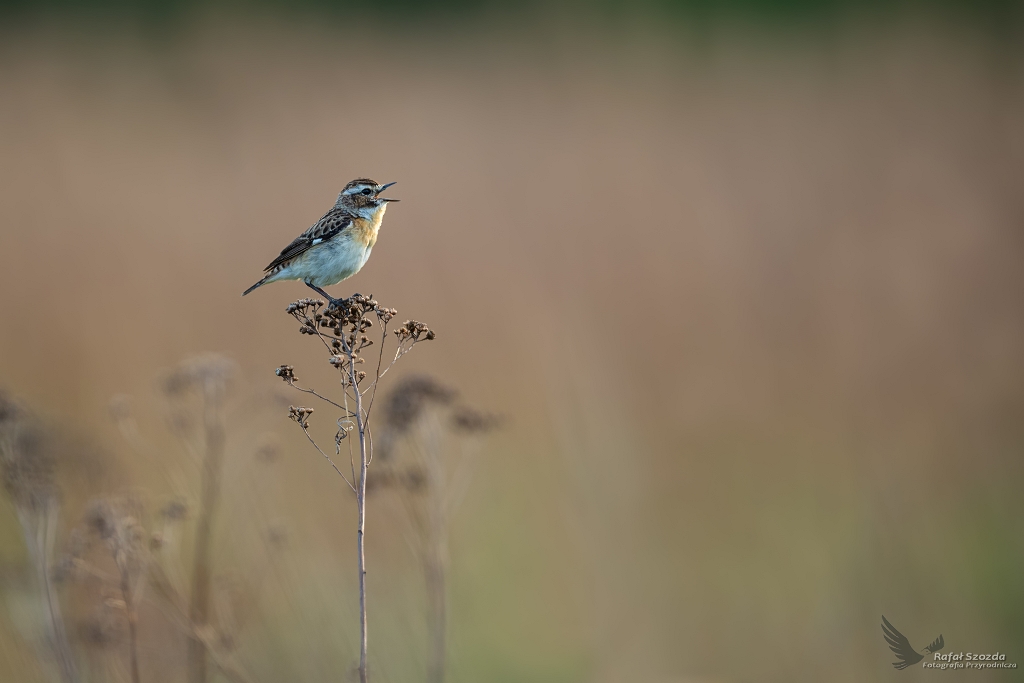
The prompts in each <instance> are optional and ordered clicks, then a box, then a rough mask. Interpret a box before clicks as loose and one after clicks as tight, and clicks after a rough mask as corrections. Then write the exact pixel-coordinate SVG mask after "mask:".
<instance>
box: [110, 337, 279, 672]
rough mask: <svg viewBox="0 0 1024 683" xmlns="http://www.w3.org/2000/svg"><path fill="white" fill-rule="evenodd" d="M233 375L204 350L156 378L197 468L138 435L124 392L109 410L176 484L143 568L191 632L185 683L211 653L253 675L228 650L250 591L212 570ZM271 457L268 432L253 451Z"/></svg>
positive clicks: (172, 615) (167, 608)
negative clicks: (187, 572)
mask: <svg viewBox="0 0 1024 683" xmlns="http://www.w3.org/2000/svg"><path fill="white" fill-rule="evenodd" d="M236 375H237V367H236V364H235V363H234V362H233V361H232V360H230V359H229V358H226V357H224V356H221V355H218V354H213V353H206V354H202V355H199V356H195V357H193V358H188V359H185V360H183V361H182V362H180V363H179V364H178V365H177V366H176V367H174V368H173V369H172V370H171V371H170V372H169V373H167V375H166V376H165V377H164V378H163V380H162V382H161V385H160V388H161V394H162V396H163V397H164V398H165V399H166V401H167V416H166V417H167V419H166V422H167V426H168V429H169V430H170V431H171V433H172V434H173V435H174V436H175V437H176V438H177V440H178V441H179V443H180V444H181V445H182V447H183V449H184V450H185V452H186V453H187V454H188V455H189V456H190V457H189V459H188V460H189V462H188V463H184V464H185V465H188V464H189V463H192V464H194V465H197V466H198V473H196V472H195V471H193V472H189V471H188V467H187V466H185V467H183V466H182V463H180V462H176V461H174V459H166V458H160V457H157V456H156V454H155V453H154V451H153V449H151V448H150V447H149V446H148V445H147V444H146V442H145V441H144V440H143V439H142V436H141V434H140V430H139V427H138V424H137V422H136V419H135V417H134V415H133V413H132V409H131V404H130V401H129V400H128V399H127V398H126V397H117V398H115V399H114V400H113V401H112V403H111V410H110V413H111V416H112V418H113V419H114V421H115V423H116V424H117V427H118V430H119V431H120V433H121V435H122V436H123V437H124V439H125V441H127V442H128V443H129V445H131V446H132V447H133V448H134V449H135V450H136V451H138V452H139V453H140V454H142V455H144V456H147V459H148V460H150V461H151V462H153V463H155V464H156V466H157V469H158V470H159V471H160V473H161V475H162V476H163V477H164V478H165V479H166V480H167V483H169V484H170V486H171V488H172V490H173V491H174V495H173V497H172V498H171V499H170V500H167V501H165V502H164V503H163V505H162V506H161V507H160V509H159V513H158V515H157V518H156V519H157V521H156V522H155V525H154V526H155V527H156V529H157V530H156V531H154V532H153V533H152V534H151V535H150V537H149V538H150V547H151V548H152V553H151V554H152V559H153V561H152V562H151V563H150V565H149V572H148V574H149V576H150V580H151V581H152V583H153V584H154V586H155V587H156V589H157V594H158V595H159V597H160V598H162V600H161V604H160V607H161V608H162V609H163V610H164V614H165V616H167V617H168V619H169V620H170V621H171V622H172V623H173V624H174V625H175V626H176V627H177V628H178V629H179V630H180V631H181V632H182V633H184V634H185V635H186V636H187V637H188V648H187V656H186V666H187V668H188V673H187V676H188V680H189V681H190V683H205V681H207V680H208V679H209V677H210V673H209V671H208V660H211V661H212V662H213V663H214V665H215V666H216V667H217V669H218V670H219V671H220V673H221V674H223V675H224V676H226V677H227V678H228V679H230V680H233V681H250V680H252V679H253V677H252V675H251V674H249V673H246V672H245V671H244V668H243V667H242V666H241V665H239V664H238V663H237V662H235V661H234V657H233V652H234V650H235V649H236V648H237V643H238V636H239V629H240V628H241V626H242V623H243V621H244V619H243V618H242V617H243V613H247V610H242V609H239V608H238V604H239V603H238V597H239V596H241V595H243V594H245V595H247V594H248V593H247V592H246V591H243V590H240V589H239V584H238V583H237V582H232V581H229V580H227V579H226V578H225V577H224V576H221V575H216V576H215V575H214V568H213V562H212V550H213V528H214V523H215V520H216V515H217V510H218V507H219V504H220V499H221V497H222V479H223V468H224V459H225V454H226V441H227V419H226V415H225V413H226V403H227V398H228V394H229V389H230V387H231V384H232V382H233V380H234V378H235V377H236ZM274 457H275V447H274V445H273V443H272V440H271V439H269V437H267V436H264V438H263V440H262V441H261V443H260V444H259V445H257V447H256V458H257V460H258V461H259V462H269V461H270V460H272V459H273V458H274ZM196 489H198V492H197V490H196ZM193 501H194V503H193ZM186 522H189V523H186ZM189 531H191V532H192V549H191V550H192V552H191V556H190V559H191V580H187V579H186V578H185V576H184V573H183V566H182V565H183V562H182V561H183V559H184V558H186V557H188V555H186V554H185V553H183V552H182V548H183V544H184V542H185V541H186V540H187V537H188V535H189ZM228 594H230V595H228ZM231 596H233V597H231Z"/></svg>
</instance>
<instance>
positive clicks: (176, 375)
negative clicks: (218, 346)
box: [163, 353, 237, 397]
mask: <svg viewBox="0 0 1024 683" xmlns="http://www.w3.org/2000/svg"><path fill="white" fill-rule="evenodd" d="M236 372H237V365H236V364H235V362H234V361H232V360H231V359H230V358H227V357H226V356H222V355H220V354H216V353H205V354H201V355H199V356H195V357H193V358H186V359H185V360H183V361H182V362H181V363H179V364H178V365H177V367H175V368H174V369H173V370H172V371H171V372H170V373H169V374H168V375H167V376H166V377H165V378H164V382H163V389H164V393H166V394H167V395H168V396H171V397H175V396H180V395H182V394H184V393H186V392H188V391H191V390H193V389H200V390H202V391H204V392H212V391H222V390H223V389H224V388H225V387H226V386H227V384H228V382H229V381H230V380H231V379H232V378H233V377H234V376H235V374H236Z"/></svg>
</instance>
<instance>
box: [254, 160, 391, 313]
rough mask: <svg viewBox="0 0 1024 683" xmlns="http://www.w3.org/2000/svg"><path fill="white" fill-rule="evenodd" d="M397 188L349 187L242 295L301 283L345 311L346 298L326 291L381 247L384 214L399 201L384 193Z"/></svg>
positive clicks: (360, 183) (356, 183) (361, 183)
mask: <svg viewBox="0 0 1024 683" xmlns="http://www.w3.org/2000/svg"><path fill="white" fill-rule="evenodd" d="M394 184H395V183H385V184H384V185H381V184H379V183H377V182H376V181H373V180H370V179H369V178H356V179H355V180H353V181H351V182H350V183H348V184H347V185H345V189H343V190H342V191H341V192H340V193H338V200H337V201H336V202H335V203H334V206H333V207H331V209H330V211H328V212H327V213H325V214H324V215H323V218H321V219H320V220H318V221H317V222H316V223H314V224H313V225H311V226H310V227H309V229H307V230H306V231H305V232H304V233H302V234H301V235H299V236H298V237H296V238H295V239H294V240H292V242H291V244H289V245H288V246H286V247H285V248H284V249H282V250H281V253H280V254H278V255H277V258H275V259H274V260H273V261H271V262H270V264H269V265H268V266H267V267H266V268H264V269H263V271H264V273H265V275H264V276H263V277H262V278H261V279H260V281H259V282H257V283H256V284H254V285H253V286H252V287H250V288H249V289H247V290H245V291H244V292H242V296H245V295H246V294H248V293H250V292H252V291H253V290H254V289H257V288H259V287H262V286H263V285H267V284H270V283H271V282H278V281H281V280H301V281H302V282H303V283H305V284H306V286H307V287H309V288H310V289H312V290H314V291H315V292H316V293H317V294H319V295H320V296H323V297H325V298H326V299H327V301H328V304H329V306H331V307H338V306H342V300H341V299H335V298H334V297H332V296H331V295H330V294H328V293H327V292H325V291H324V290H323V288H324V287H328V286H330V285H336V284H338V283H339V282H341V281H342V280H346V279H348V278H350V277H352V276H353V275H355V274H356V273H358V272H359V271H360V270H361V269H362V267H363V266H364V265H366V261H367V259H369V258H370V252H371V251H372V250H373V245H374V244H376V243H377V233H378V232H379V231H380V224H381V221H382V220H383V219H384V212H385V211H387V208H388V204H391V203H393V202H397V201H398V200H397V199H389V198H387V197H381V196H380V193H381V192H383V191H384V190H386V189H387V188H389V187H391V186H392V185H394Z"/></svg>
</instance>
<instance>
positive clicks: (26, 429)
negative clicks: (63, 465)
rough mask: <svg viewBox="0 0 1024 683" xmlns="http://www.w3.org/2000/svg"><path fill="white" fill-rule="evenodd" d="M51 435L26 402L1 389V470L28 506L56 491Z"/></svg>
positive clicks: (10, 488)
mask: <svg viewBox="0 0 1024 683" xmlns="http://www.w3.org/2000/svg"><path fill="white" fill-rule="evenodd" d="M53 446H54V443H53V438H52V435H51V434H49V433H48V432H47V431H46V430H45V428H44V427H43V425H42V424H41V423H40V422H39V421H38V420H37V419H36V418H35V417H34V416H33V415H32V414H30V413H29V412H28V411H27V410H26V409H25V408H24V407H23V406H21V405H20V404H19V403H17V402H16V401H14V399H12V398H10V397H9V396H7V395H6V394H4V393H0V470H2V475H3V482H4V489H5V490H6V491H7V494H8V495H9V496H10V497H11V500H12V501H13V502H14V504H15V505H17V506H19V507H21V508H23V509H25V510H36V509H39V508H41V507H43V506H45V505H46V504H47V503H48V502H50V501H51V500H52V499H53V497H54V496H55V495H56V487H55V485H54V448H53Z"/></svg>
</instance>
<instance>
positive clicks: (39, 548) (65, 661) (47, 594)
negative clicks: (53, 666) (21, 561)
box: [18, 501, 78, 683]
mask: <svg viewBox="0 0 1024 683" xmlns="http://www.w3.org/2000/svg"><path fill="white" fill-rule="evenodd" d="M41 517H42V519H40V515H37V514H32V513H29V512H26V511H23V510H21V509H20V508H19V510H18V521H19V522H20V523H21V529H22V533H23V534H24V536H25V545H26V547H27V548H28V549H29V554H30V556H31V559H32V564H33V565H34V566H35V570H36V576H37V577H38V579H39V590H40V591H41V593H42V597H43V603H44V606H45V612H44V614H45V618H46V633H47V637H48V639H49V641H50V647H51V648H53V653H54V656H55V658H56V660H57V663H58V665H59V666H60V673H61V680H62V681H64V683H77V681H78V670H77V668H76V667H75V660H74V656H73V654H72V652H71V644H70V642H69V641H68V634H67V630H66V629H65V627H64V619H63V618H62V616H61V612H60V603H59V602H58V601H57V592H56V589H55V587H54V585H53V579H52V577H51V576H50V552H51V550H52V547H53V544H54V542H55V538H56V535H55V531H56V525H57V505H56V503H54V502H53V501H47V502H45V503H44V504H43V511H42V513H41ZM32 518H34V523H33V519H32ZM33 526H34V527H35V529H34V530H33Z"/></svg>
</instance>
